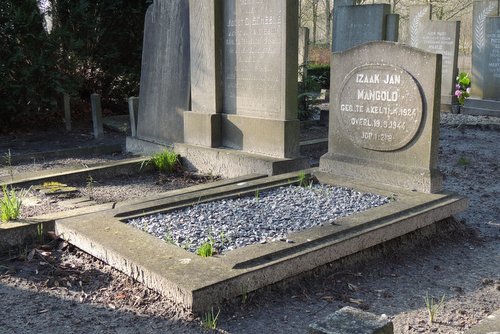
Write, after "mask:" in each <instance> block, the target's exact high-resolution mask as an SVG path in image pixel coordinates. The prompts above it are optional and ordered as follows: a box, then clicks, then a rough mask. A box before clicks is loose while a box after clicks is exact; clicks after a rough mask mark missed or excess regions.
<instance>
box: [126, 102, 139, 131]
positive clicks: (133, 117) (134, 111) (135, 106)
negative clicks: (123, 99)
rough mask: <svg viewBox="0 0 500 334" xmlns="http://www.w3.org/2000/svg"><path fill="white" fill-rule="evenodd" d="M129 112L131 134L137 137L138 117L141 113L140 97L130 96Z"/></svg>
mask: <svg viewBox="0 0 500 334" xmlns="http://www.w3.org/2000/svg"><path fill="white" fill-rule="evenodd" d="M128 112H129V115H130V135H131V136H132V137H137V117H138V113H139V98H138V97H129V98H128Z"/></svg>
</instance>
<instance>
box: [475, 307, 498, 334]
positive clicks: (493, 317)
mask: <svg viewBox="0 0 500 334" xmlns="http://www.w3.org/2000/svg"><path fill="white" fill-rule="evenodd" d="M467 334H500V310H496V311H495V312H493V313H492V314H490V315H488V316H487V317H486V318H484V319H483V320H481V322H480V323H479V324H477V325H476V326H474V327H472V328H471V329H470V330H468V331H467Z"/></svg>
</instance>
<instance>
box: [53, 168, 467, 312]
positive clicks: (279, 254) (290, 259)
mask: <svg viewBox="0 0 500 334" xmlns="http://www.w3.org/2000/svg"><path fill="white" fill-rule="evenodd" d="M315 175H316V176H317V178H318V179H319V180H320V181H321V182H323V183H330V184H336V185H341V186H351V187H354V188H356V189H357V190H360V191H371V192H376V193H379V194H382V195H386V196H389V195H391V194H395V197H396V198H397V200H396V201H394V202H391V203H390V204H387V205H384V206H382V207H378V208H374V209H371V210H369V211H366V212H363V213H360V214H356V215H353V216H351V217H347V218H344V219H340V220H338V221H337V222H336V224H335V225H328V226H322V227H318V228H314V229H310V230H306V231H302V232H298V233H293V234H291V235H290V236H289V238H290V239H291V240H293V241H294V243H293V244H289V243H283V242H271V243H268V244H265V245H260V244H259V245H253V246H248V247H245V248H242V249H236V250H234V251H231V252H228V253H227V254H226V255H223V256H217V257H213V258H208V259H206V258H200V257H198V256H196V255H194V254H192V253H189V252H187V251H185V250H183V249H181V248H180V247H176V246H173V245H170V244H167V243H165V242H164V241H162V240H160V239H158V238H155V237H153V236H151V235H149V234H147V233H145V232H143V231H140V230H137V229H134V228H133V227H131V226H128V225H125V224H123V223H121V222H120V221H119V219H125V218H128V217H130V216H134V215H137V214H138V213H139V211H140V210H142V212H143V211H144V210H146V211H147V212H145V213H150V211H148V209H147V208H148V207H149V208H150V209H149V210H152V211H153V212H154V211H157V210H163V211H165V210H168V209H170V208H173V207H177V206H179V205H192V204H193V203H196V200H197V198H198V200H201V201H205V200H208V199H214V198H221V197H223V196H224V195H228V196H238V194H245V193H249V194H252V193H253V192H254V191H255V189H263V188H265V187H267V186H268V184H269V182H271V183H274V184H280V183H283V182H285V183H288V182H293V181H294V180H297V174H296V173H290V174H285V175H280V176H273V177H269V178H265V179H258V180H253V181H248V182H240V183H237V184H232V185H229V186H227V187H221V188H219V189H214V190H212V191H211V192H210V191H205V192H203V191H202V192H193V193H190V194H186V195H184V196H178V197H177V198H168V199H164V200H160V201H158V202H155V203H152V202H150V203H147V204H146V203H144V204H141V203H136V204H135V207H132V206H127V207H119V208H116V209H114V210H108V211H104V212H99V213H96V214H90V215H86V216H79V217H77V218H70V219H64V220H58V221H56V232H57V233H58V234H59V235H61V236H62V237H63V238H64V239H66V240H68V241H69V242H71V243H72V244H74V245H76V246H77V247H79V248H81V249H82V250H84V251H86V252H88V253H90V254H92V255H94V256H96V257H98V258H100V259H101V260H103V261H105V262H107V263H109V264H111V265H112V266H114V267H115V268H117V269H119V270H121V271H123V272H124V273H126V274H128V275H130V276H132V277H133V278H135V279H137V280H139V281H140V282H143V283H144V284H146V285H147V286H149V287H150V288H152V289H154V290H156V291H159V292H160V293H162V294H163V295H165V296H166V297H168V298H171V299H172V300H173V301H174V302H177V303H180V304H181V305H183V306H185V307H186V308H188V309H190V310H192V311H194V312H204V311H205V310H207V309H208V308H209V307H210V306H211V305H212V304H214V303H219V302H221V301H223V300H225V299H227V298H232V297H235V296H238V295H240V294H241V293H242V291H247V292H251V291H253V290H256V289H258V288H261V287H263V286H266V285H269V284H273V283H276V282H279V281H281V280H283V279H286V278H289V277H292V276H294V275H297V274H300V273H302V272H306V271H309V270H312V269H314V268H316V267H318V266H322V265H324V264H327V263H330V262H332V261H335V260H338V259H340V258H343V257H346V256H349V255H351V254H354V253H357V252H359V251H361V250H364V249H367V248H370V247H372V246H375V245H377V244H380V243H383V242H385V241H388V240H391V239H394V238H397V237H399V236H401V235H404V234H406V233H409V232H412V231H415V230H417V229H420V228H423V227H426V226H428V225H431V224H432V223H434V222H437V221H440V220H442V219H445V218H447V217H450V216H452V215H453V214H455V213H458V212H460V211H462V210H464V209H465V208H466V206H467V201H466V200H465V199H464V198H461V197H458V196H455V195H449V194H422V193H415V192H405V191H401V190H400V189H397V188H391V187H387V186H380V185H378V186H377V185H373V184H368V185H358V184H355V183H353V182H351V181H350V180H347V179H343V178H338V177H332V176H329V175H326V174H324V173H315ZM374 186H375V187H374ZM176 201H177V203H176ZM179 203H180V204H179ZM141 205H142V207H141ZM145 213H142V214H145ZM186 277H189V278H190V279H189V280H186Z"/></svg>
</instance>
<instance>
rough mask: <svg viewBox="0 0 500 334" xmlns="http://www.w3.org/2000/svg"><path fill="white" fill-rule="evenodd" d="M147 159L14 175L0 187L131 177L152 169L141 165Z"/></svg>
mask: <svg viewBox="0 0 500 334" xmlns="http://www.w3.org/2000/svg"><path fill="white" fill-rule="evenodd" d="M148 159H149V158H145V157H136V158H130V159H124V160H120V161H112V162H107V163H103V164H97V165H94V166H88V167H82V168H74V167H67V168H57V169H53V170H47V171H36V172H33V173H24V174H19V175H15V176H14V177H13V178H11V177H10V176H6V177H2V178H0V186H2V185H16V186H25V185H31V184H34V183H36V182H43V181H45V180H51V181H59V182H64V181H66V180H71V179H77V180H82V178H83V179H85V178H86V177H87V176H88V175H91V176H92V177H97V176H109V175H132V174H137V173H139V172H140V171H141V170H142V171H145V170H149V169H151V168H153V166H150V165H143V163H144V162H145V161H147V160H148Z"/></svg>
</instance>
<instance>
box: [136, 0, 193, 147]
mask: <svg viewBox="0 0 500 334" xmlns="http://www.w3.org/2000/svg"><path fill="white" fill-rule="evenodd" d="M189 88H190V84H189V5H188V1H185V0H155V1H154V2H153V4H151V5H150V6H149V8H148V10H147V13H146V17H145V23H144V42H143V54H142V65H141V87H140V94H139V96H140V99H139V115H138V119H137V138H139V139H142V140H144V141H148V142H154V143H159V144H173V143H175V142H182V141H183V112H184V111H185V110H188V108H189V93H190V89H189Z"/></svg>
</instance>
